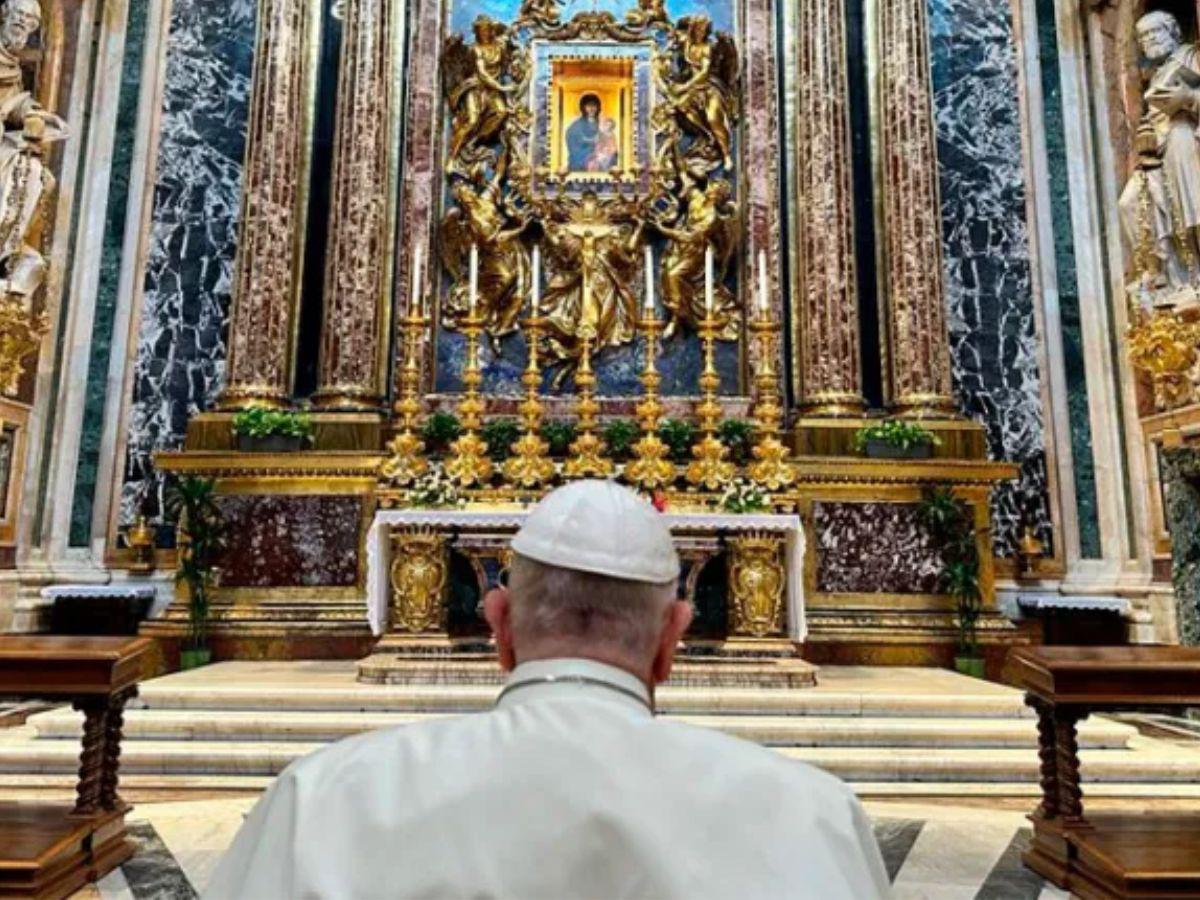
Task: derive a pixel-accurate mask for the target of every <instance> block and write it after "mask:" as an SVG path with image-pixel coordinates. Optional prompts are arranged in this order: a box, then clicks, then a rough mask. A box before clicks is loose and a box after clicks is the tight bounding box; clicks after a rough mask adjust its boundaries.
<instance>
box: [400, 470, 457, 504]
mask: <svg viewBox="0 0 1200 900" xmlns="http://www.w3.org/2000/svg"><path fill="white" fill-rule="evenodd" d="M405 495H406V496H405V499H406V500H407V501H408V504H409V505H410V506H415V507H425V508H431V509H439V508H444V507H447V506H462V505H463V503H464V501H463V498H462V497H461V496H460V495H459V493H458V485H456V484H455V483H454V482H453V481H451V480H450V478H449V477H448V476H447V475H446V472H445V470H444V469H442V467H441V465H439V464H437V463H432V464H431V465H430V466H429V468H428V469H426V470H425V471H424V472H422V473H421V474H420V475H418V476H417V478H416V480H415V481H413V483H412V484H411V485H409V487H408V490H407V491H405Z"/></svg>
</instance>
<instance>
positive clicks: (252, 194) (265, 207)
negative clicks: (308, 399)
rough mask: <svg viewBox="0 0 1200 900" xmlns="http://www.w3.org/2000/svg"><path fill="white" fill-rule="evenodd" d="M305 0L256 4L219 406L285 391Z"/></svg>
mask: <svg viewBox="0 0 1200 900" xmlns="http://www.w3.org/2000/svg"><path fill="white" fill-rule="evenodd" d="M316 27H317V22H316V21H315V20H314V16H313V15H312V11H311V9H310V4H309V2H308V0H262V2H261V3H260V4H259V18H258V34H257V38H256V44H255V46H256V50H257V52H256V54H255V59H254V75H253V78H252V81H251V90H252V96H251V101H250V121H249V127H248V131H247V146H246V160H245V171H244V180H243V184H242V221H241V230H240V232H239V235H238V252H237V262H236V268H235V274H234V292H233V311H232V314H231V316H230V323H229V359H228V367H227V370H226V381H225V389H224V391H223V392H222V394H221V405H222V406H224V407H227V408H237V407H240V406H246V405H249V404H253V403H266V404H272V405H283V404H286V403H287V402H288V400H289V397H290V394H291V387H292V385H291V382H292V368H293V363H294V358H293V354H294V352H295V339H296V335H295V330H296V316H297V302H296V301H297V294H298V291H299V285H300V269H301V254H302V253H303V238H304V233H305V218H306V211H307V184H308V155H309V152H310V147H309V134H310V131H311V126H312V101H313V97H312V74H313V73H312V68H313V65H314V58H313V57H314V54H313V52H312V37H313V31H314V29H315V28H316Z"/></svg>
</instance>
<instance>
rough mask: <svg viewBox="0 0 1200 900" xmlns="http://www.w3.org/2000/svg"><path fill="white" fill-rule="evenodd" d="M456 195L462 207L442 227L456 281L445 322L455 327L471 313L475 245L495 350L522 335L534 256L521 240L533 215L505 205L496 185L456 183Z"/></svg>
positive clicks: (481, 306) (480, 296)
mask: <svg viewBox="0 0 1200 900" xmlns="http://www.w3.org/2000/svg"><path fill="white" fill-rule="evenodd" d="M450 193H451V195H452V196H453V197H454V200H455V202H456V203H457V204H458V205H457V206H456V207H454V208H453V209H451V210H450V211H449V212H448V213H446V216H445V217H444V218H443V219H442V225H441V249H442V262H443V264H444V265H445V266H446V269H447V270H448V271H449V272H450V275H451V277H452V279H453V282H452V287H451V289H450V296H449V299H448V300H447V304H446V308H445V310H444V312H443V316H442V320H443V321H444V322H445V323H446V324H447V325H450V326H453V325H454V323H455V322H456V321H457V320H458V319H459V318H461V317H462V316H463V315H464V314H465V313H466V312H467V310H468V309H469V307H470V300H471V298H470V290H471V284H470V276H469V267H470V254H471V246H472V245H475V246H476V247H478V252H479V272H478V275H477V279H476V291H477V297H476V303H477V304H478V310H477V311H478V312H479V313H480V314H482V316H483V318H484V326H483V327H484V332H485V333H486V334H487V335H488V337H489V339H490V340H491V341H492V346H493V348H495V341H496V340H497V339H499V338H501V337H503V336H505V335H507V334H512V333H513V332H514V331H516V330H517V319H518V318H520V315H521V307H522V306H523V304H524V303H525V298H526V297H527V296H528V294H529V288H530V282H529V279H530V266H529V251H528V249H527V248H526V247H525V245H524V243H522V240H521V235H522V234H523V233H524V231H525V228H526V226H527V225H528V215H527V214H525V215H522V214H521V213H519V212H517V211H516V210H514V209H513V208H511V205H510V204H507V203H505V201H504V197H503V196H502V194H501V191H500V187H499V185H498V184H496V183H495V182H489V183H485V184H484V185H482V186H473V185H471V184H469V183H468V182H466V181H456V182H455V183H454V185H453V186H452V187H451V189H450Z"/></svg>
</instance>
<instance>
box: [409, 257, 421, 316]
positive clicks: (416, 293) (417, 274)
mask: <svg viewBox="0 0 1200 900" xmlns="http://www.w3.org/2000/svg"><path fill="white" fill-rule="evenodd" d="M408 309H409V312H410V313H411V314H412V315H414V316H419V315H421V245H420V244H417V246H416V247H414V248H413V271H412V296H411V297H409V298H408Z"/></svg>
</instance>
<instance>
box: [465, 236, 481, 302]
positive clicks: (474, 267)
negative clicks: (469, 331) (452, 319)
mask: <svg viewBox="0 0 1200 900" xmlns="http://www.w3.org/2000/svg"><path fill="white" fill-rule="evenodd" d="M470 273H471V283H470V288H469V289H468V290H469V293H468V294H467V306H468V310H467V311H468V312H469V313H470V314H471V315H472V316H473V315H475V295H476V292H477V291H478V290H479V245H478V244H472V245H471V267H470Z"/></svg>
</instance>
